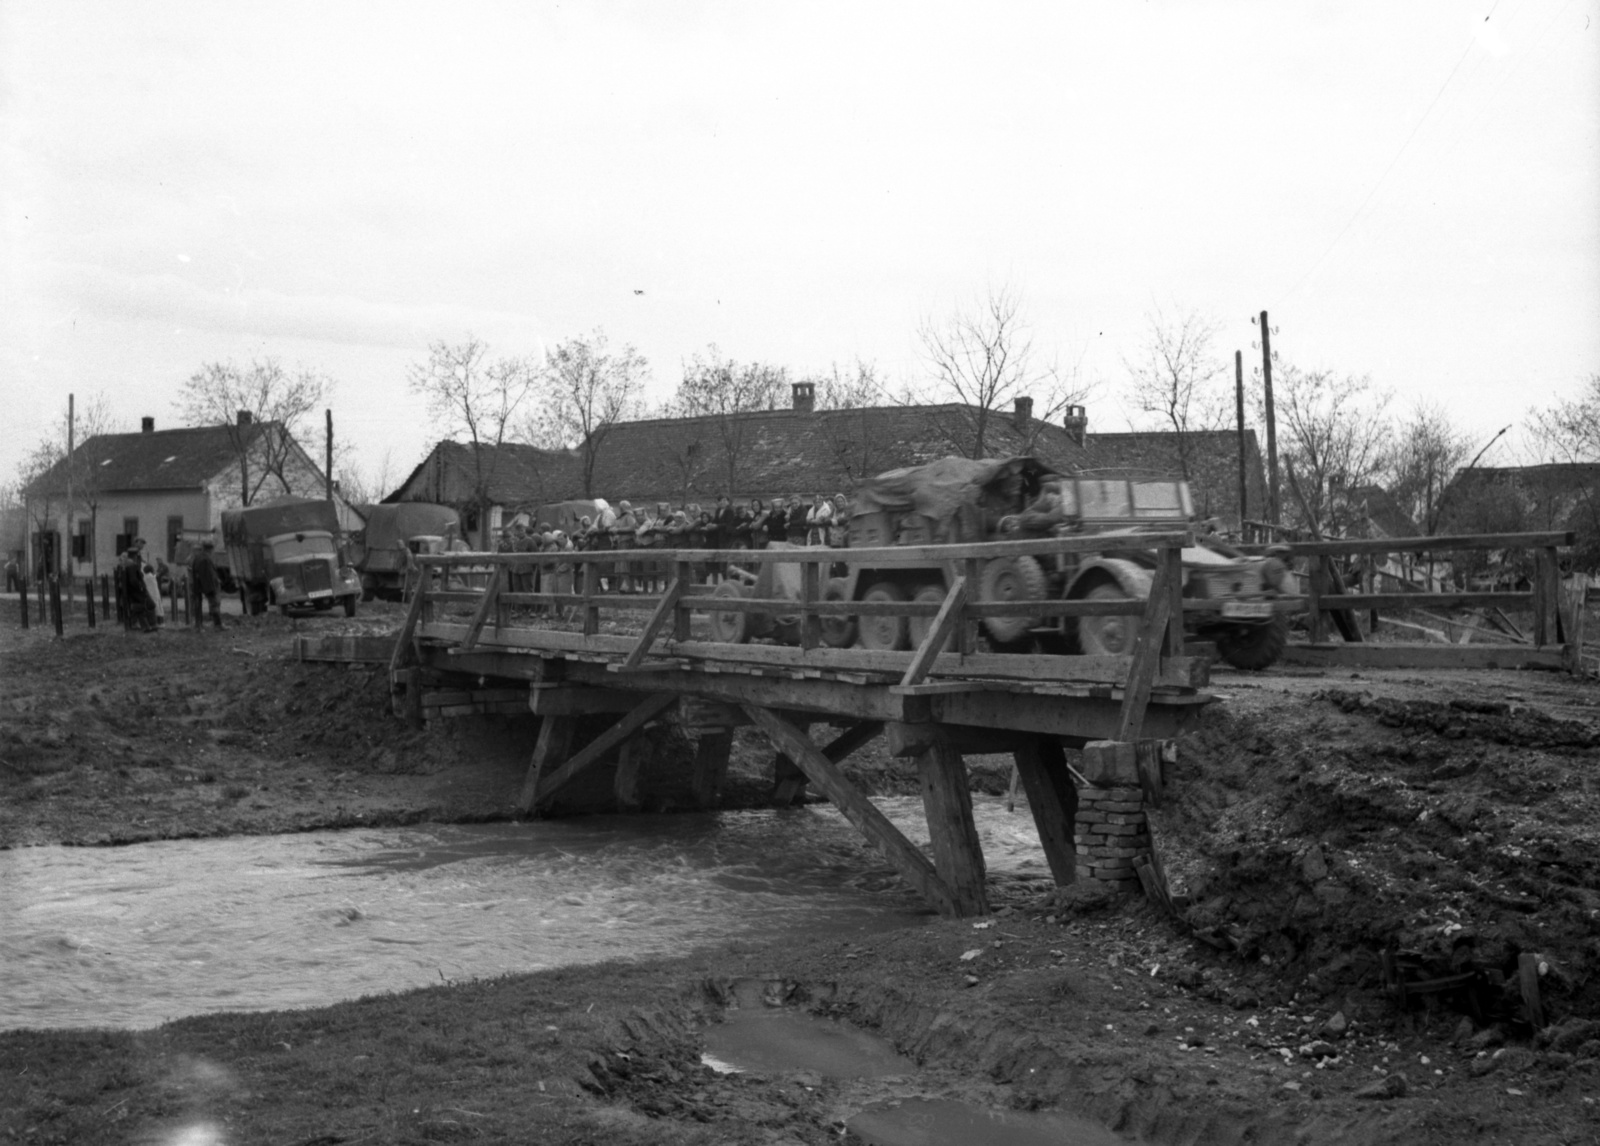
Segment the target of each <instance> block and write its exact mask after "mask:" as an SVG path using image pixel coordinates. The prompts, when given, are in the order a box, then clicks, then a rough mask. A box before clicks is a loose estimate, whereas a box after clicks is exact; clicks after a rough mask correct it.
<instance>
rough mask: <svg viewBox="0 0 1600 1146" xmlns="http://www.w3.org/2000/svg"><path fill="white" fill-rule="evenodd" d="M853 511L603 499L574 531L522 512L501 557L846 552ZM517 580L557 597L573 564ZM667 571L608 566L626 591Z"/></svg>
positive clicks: (718, 567) (724, 500)
mask: <svg viewBox="0 0 1600 1146" xmlns="http://www.w3.org/2000/svg"><path fill="white" fill-rule="evenodd" d="M848 519H849V511H848V503H847V501H846V498H845V495H844V494H842V493H840V494H835V495H833V496H832V497H828V496H827V495H825V494H820V493H819V494H815V495H813V497H812V498H811V499H810V501H809V502H807V500H806V499H805V498H802V497H775V498H773V499H772V500H771V501H770V502H766V501H763V500H762V499H761V498H751V499H750V500H749V501H748V502H745V503H742V504H735V503H734V501H733V499H732V498H729V497H727V496H722V497H718V498H717V500H716V501H715V503H712V504H710V505H701V504H699V503H696V502H686V503H684V504H682V505H680V506H678V507H677V508H674V507H673V506H672V503H670V502H666V501H659V502H656V503H655V505H653V506H648V505H647V506H640V507H638V508H635V507H634V506H633V504H632V503H631V502H628V501H618V502H617V503H616V505H615V506H613V505H612V504H611V503H610V502H608V501H606V500H604V499H602V498H597V499H595V508H594V512H593V513H592V514H581V515H579V516H578V518H577V520H576V522H575V523H574V525H573V527H572V528H571V529H569V530H564V529H561V528H559V526H558V525H555V524H553V523H551V522H548V521H542V520H538V518H537V516H536V515H535V516H526V515H521V514H519V515H518V516H517V517H516V518H515V519H514V520H513V521H512V523H511V525H510V526H509V527H507V528H505V529H502V530H500V531H499V534H498V536H497V538H496V545H495V548H496V549H497V550H498V551H499V552H501V553H562V552H570V551H573V550H583V551H591V552H593V551H613V550H628V551H632V552H638V551H640V550H649V549H698V550H723V551H727V550H738V549H765V548H766V547H767V546H768V544H769V543H772V542H782V543H785V544H789V545H822V546H832V547H835V548H843V547H844V546H845V545H846V543H847V539H848V531H847V529H846V526H847V524H848ZM728 570H729V564H728V563H726V562H711V563H704V564H697V565H696V566H695V567H694V576H695V579H696V580H706V579H716V578H719V577H721V576H724V575H726V574H727V572H728ZM512 576H513V581H514V583H517V587H518V588H519V589H522V590H523V591H533V584H532V583H533V582H538V583H541V584H542V585H543V586H546V587H549V588H550V589H551V590H552V591H555V592H568V591H570V588H569V587H568V586H567V585H565V584H563V582H565V581H569V580H571V578H572V576H573V573H572V569H571V567H570V566H554V565H552V566H551V567H549V568H548V569H535V570H523V571H520V572H515V573H513V575H512ZM666 576H667V570H666V569H665V567H664V565H662V563H659V562H651V561H649V560H633V561H629V562H627V563H626V564H621V563H619V564H618V565H617V566H616V567H615V568H613V567H611V566H609V565H608V566H606V567H605V569H604V570H603V571H602V581H603V584H604V585H605V587H606V588H607V589H611V588H613V587H615V588H617V589H620V590H621V591H622V592H651V591H654V590H656V589H658V588H660V586H661V585H662V584H664V583H665V580H666Z"/></svg>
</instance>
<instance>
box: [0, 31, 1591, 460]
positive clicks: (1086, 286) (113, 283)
mask: <svg viewBox="0 0 1600 1146" xmlns="http://www.w3.org/2000/svg"><path fill="white" fill-rule="evenodd" d="M1597 45H1600V0H1498V2H1495V0H1475V2H1461V0H1445V2H1439V3H1427V2H1412V0H1405V2H1396V0H1381V2H1376V3H1359V2H1350V0H1341V2H1337V3H1324V4H1310V3H1294V4H1283V3H1265V2H1262V3H1254V2H1242V0H1238V2H1236V0H1216V2H1210V3H1205V2H1196V3H1185V4H1166V3H1144V4H1134V3H1127V2H1118V3H1099V4H1097V3H1074V4H1060V3H1039V4H1010V5H1007V4H996V3H984V4H953V5H944V6H936V5H933V4H928V3H916V4H894V5H891V4H871V3H847V4H840V5H827V4H819V3H803V4H800V3H788V4H776V3H773V4H757V3H742V4H715V3H683V4H669V3H639V4H599V3H596V4H583V3H578V4H563V5H549V4H531V3H510V2H508V3H478V4H464V3H453V4H416V3H409V4H408V3H397V2H392V0H391V2H387V3H382V4H376V3H374V4H355V3H337V2H329V0H319V2H317V3H312V4H304V5H299V4H288V3H270V4H256V5H239V4H216V3H211V2H207V3H178V2H162V0H156V2H153V3H147V4H137V5H135V4H126V3H75V2H71V0H48V2H38V3H31V2H19V0H0V52H3V55H0V101H3V102H0V115H3V135H0V142H3V152H0V156H3V158H0V163H3V169H0V199H3V203H4V228H3V232H0V234H3V242H4V247H3V250H0V480H8V479H9V478H10V476H11V475H12V474H13V473H14V471H15V467H16V464H17V462H18V461H19V459H20V458H21V456H22V454H23V453H24V452H25V451H26V450H27V449H28V448H29V447H30V446H31V445H32V444H33V443H34V442H36V441H37V440H38V439H39V437H40V436H41V435H42V434H43V433H45V432H46V431H47V430H48V428H49V426H50V425H51V424H52V423H53V422H54V420H55V419H57V418H58V417H59V416H60V414H61V412H62V411H64V409H65V406H66V401H67V394H68V392H71V391H75V392H76V393H77V394H78V395H79V398H80V401H81V400H83V399H84V398H85V397H86V396H88V395H90V394H92V393H94V392H96V391H102V390H103V391H105V392H107V393H108V394H109V396H110V398H111V402H112V405H113V408H114V410H115V411H116V413H117V414H118V415H119V416H121V417H122V418H123V419H124V420H125V421H126V423H127V428H129V429H133V428H137V423H138V418H139V417H140V416H141V415H145V414H150V415H154V416H155V418H156V420H157V424H158V426H160V427H169V426H173V425H176V424H177V418H176V414H175V411H174V409H173V401H174V399H175V397H176V394H177V392H178V389H179V387H180V385H181V383H182V381H183V379H184V378H186V377H187V376H188V375H189V374H190V373H192V372H193V371H194V370H195V369H196V368H197V367H198V366H199V365H200V364H201V363H203V362H208V361H214V360H226V359H233V360H236V361H239V362H241V363H243V362H246V361H248V360H249V359H251V358H252V357H256V356H263V355H272V356H276V357H278V358H279V359H281V360H282V361H283V362H284V363H285V364H287V365H290V366H295V365H305V366H310V367H313V368H316V369H318V370H321V371H324V372H326V373H327V374H329V375H330V376H332V377H333V378H335V379H336V380H337V390H336V392H335V395H334V401H333V408H334V415H335V419H336V422H337V424H338V428H339V431H340V433H341V435H343V436H347V437H349V438H351V439H352V440H353V441H354V442H355V443H356V445H357V448H358V450H359V454H360V458H361V460H362V461H363V462H364V463H365V465H366V466H367V467H368V468H369V469H372V470H375V469H376V468H377V467H378V466H379V465H380V464H381V461H382V459H383V456H384V454H385V453H386V452H387V453H389V455H390V462H391V466H392V470H393V472H394V473H395V474H396V476H399V475H403V473H404V472H405V471H406V470H408V469H409V468H410V466H411V465H413V464H414V463H415V462H416V461H418V460H419V459H420V458H421V456H422V455H423V453H424V452H425V451H426V449H427V448H428V446H429V445H430V444H431V443H432V441H434V440H436V439H437V438H438V437H439V436H440V435H439V432H438V430H437V429H436V428H435V427H433V426H430V425H429V423H428V420H427V418H426V417H425V414H424V412H423V410H422V407H421V404H420V402H419V401H417V400H416V399H414V398H413V397H412V396H410V395H409V394H408V392H407V389H406V384H405V375H406V369H407V367H408V365H409V364H411V363H413V362H416V361H418V360H419V359H420V358H422V357H423V355H424V354H425V352H426V347H427V344H428V343H429V342H430V341H431V340H434V339H440V338H443V339H451V340H454V339H459V338H461V337H462V336H463V335H464V334H465V333H466V332H468V331H473V332H476V333H477V334H478V335H480V336H481V337H483V338H484V339H486V340H487V341H488V342H489V343H490V344H491V347H492V349H493V350H494V351H496V352H500V353H507V354H512V353H516V354H522V353H532V352H538V351H540V350H541V349H542V348H543V347H544V346H545V345H546V344H549V343H553V342H554V341H557V340H559V339H561V338H564V337H567V336H570V335H574V334H579V333H583V332H585V331H588V330H590V329H592V328H594V327H597V326H598V327H603V328H604V329H605V330H606V332H607V333H608V334H609V335H610V337H611V339H612V340H613V342H631V343H633V344H635V345H636V346H637V347H638V348H639V349H640V351H642V352H643V353H644V355H645V356H646V357H647V358H648V359H649V361H650V363H651V365H652V368H653V373H654V380H653V383H652V387H651V397H652V398H656V399H660V398H664V397H666V395H667V394H668V393H669V392H670V390H671V388H672V385H673V383H674V381H675V379H676V377H677V376H678V374H679V373H680V371H681V366H682V363H683V361H684V360H685V359H686V358H688V357H689V356H690V355H692V354H694V353H696V352H697V351H700V350H702V349H703V348H704V347H705V346H706V345H707V344H708V343H712V342H715V343H717V344H718V345H719V346H720V347H721V348H722V350H723V351H725V352H726V353H728V354H731V355H733V356H735V357H738V358H741V359H748V358H758V359H762V360H766V361H770V362H773V363H777V364H781V365H786V366H788V367H789V368H790V369H791V370H794V371H798V372H803V371H808V370H817V369H824V368H826V367H827V366H828V365H829V364H830V363H831V362H834V361H838V362H841V363H846V362H849V361H850V360H852V359H854V358H856V357H860V358H863V359H866V360H869V361H875V362H876V363H877V364H878V366H879V367H880V369H881V370H882V371H884V372H885V373H887V374H888V375H889V376H890V378H891V379H892V380H893V381H895V382H901V381H907V380H917V379H919V378H921V377H922V376H923V375H924V373H925V368H924V365H923V363H922V362H921V361H920V359H919V357H918V349H917V342H916V337H915V331H916V327H917V324H918V322H919V320H920V319H922V318H923V317H924V316H928V315H934V316H938V315H942V314H946V313H948V312H950V311H951V310H952V309H953V308H954V307H956V306H957V305H959V304H960V303H962V302H963V301H966V300H970V299H971V298H972V297H973V296H974V295H975V294H977V293H981V292H982V291H983V290H984V289H985V288H986V287H987V286H989V285H991V284H1001V283H1003V284H1009V285H1010V286H1011V287H1012V288H1014V289H1015V290H1016V291H1017V292H1018V294H1019V295H1020V296H1021V297H1022V299H1023V301H1024V303H1025V306H1026V309H1027V310H1028V312H1029V313H1030V315H1031V317H1032V321H1033V328H1034V335H1035V340H1036V343H1037V344H1038V346H1039V347H1040V348H1041V349H1042V350H1044V351H1045V352H1047V353H1053V354H1056V355H1058V356H1059V357H1060V359H1061V361H1062V362H1063V364H1064V365H1067V366H1077V367H1078V368H1079V369H1080V370H1081V371H1082V373H1083V375H1084V376H1085V377H1086V378H1088V379H1091V380H1098V381H1099V382H1100V383H1101V387H1100V390H1099V392H1098V393H1097V395H1096V397H1095V399H1094V400H1093V402H1092V403H1091V406H1090V421H1091V429H1102V430H1122V429H1127V428H1128V423H1129V419H1130V418H1132V417H1136V416H1137V415H1135V414H1134V413H1133V412H1132V411H1131V410H1129V409H1127V408H1126V403H1125V402H1124V401H1120V400H1119V399H1120V398H1122V396H1123V395H1122V391H1123V390H1124V384H1125V379H1126V370H1125V368H1124V366H1123V362H1124V359H1126V358H1132V357H1134V356H1136V355H1137V353H1138V351H1139V348H1140V346H1141V344H1142V343H1144V342H1145V341H1146V340H1147V327H1146V315H1147V314H1148V313H1149V312H1150V311H1151V310H1152V309H1153V308H1155V307H1158V306H1159V307H1163V308H1166V309H1167V310H1169V311H1181V310H1195V311H1198V312H1200V313H1202V314H1204V315H1207V316H1210V317H1212V318H1213V319H1215V320H1216V321H1217V322H1218V323H1219V324H1220V325H1221V333H1220V335H1219V340H1218V345H1217V349H1218V350H1219V351H1221V352H1222V353H1224V354H1225V355H1226V356H1227V357H1228V358H1230V359H1231V353H1232V351H1233V350H1234V349H1242V350H1244V352H1245V354H1246V360H1247V361H1251V360H1252V359H1253V358H1255V357H1258V352H1257V351H1254V350H1253V349H1252V343H1253V341H1254V340H1255V338H1256V331H1255V328H1254V327H1253V326H1252V325H1251V323H1250V316H1251V315H1252V314H1254V313H1256V312H1258V311H1260V310H1262V309H1264V308H1265V309H1268V310H1270V311H1271V315H1272V322H1273V325H1274V326H1275V327H1276V333H1275V335H1274V341H1273V345H1274V348H1275V349H1277V350H1278V351H1279V352H1280V353H1281V354H1282V355H1283V356H1284V357H1285V358H1287V359H1289V360H1290V361H1293V362H1295V363H1297V364H1299V365H1303V366H1306V367H1311V368H1330V369H1333V370H1336V371H1338V372H1340V373H1351V374H1370V375H1371V377H1372V379H1373V381H1374V382H1375V383H1377V384H1378V385H1379V386H1384V387H1389V388H1392V389H1393V390H1394V391H1395V392H1396V394H1397V396H1398V398H1399V399H1400V403H1401V405H1402V406H1406V405H1409V404H1410V403H1411V402H1413V401H1414V400H1417V399H1433V400H1437V401H1439V402H1441V403H1445V404H1447V406H1448V408H1449V409H1450V411H1451V412H1452V413H1453V414H1455V416H1456V417H1457V418H1458V419H1459V420H1461V421H1462V422H1463V423H1465V424H1466V425H1467V426H1469V427H1470V428H1471V429H1472V430H1473V432H1474V434H1475V435H1477V436H1478V437H1479V438H1480V439H1481V440H1486V439H1487V438H1488V436H1489V435H1490V434H1492V433H1493V431H1494V430H1496V429H1498V428H1499V427H1500V426H1501V425H1504V424H1506V423H1507V422H1512V421H1515V420H1517V419H1519V418H1520V417H1521V416H1522V415H1523V414H1524V413H1525V411H1526V410H1527V409H1528V407H1529V406H1531V405H1537V404H1542V403H1546V402H1548V401H1550V400H1551V399H1552V398H1553V397H1556V396H1558V395H1563V394H1572V393H1575V392H1576V389H1577V387H1578V385H1579V384H1580V382H1581V381H1582V380H1583V379H1584V378H1586V377H1587V376H1588V375H1589V374H1591V373H1594V372H1596V371H1600V47H1597ZM640 292H643V293H640ZM1496 448H1497V450H1498V449H1501V448H1502V447H1496ZM1485 460H1486V462H1492V461H1494V460H1496V458H1495V457H1494V456H1493V455H1490V456H1489V457H1487V458H1486V459H1485ZM1504 460H1506V461H1509V460H1511V459H1510V458H1506V459H1504Z"/></svg>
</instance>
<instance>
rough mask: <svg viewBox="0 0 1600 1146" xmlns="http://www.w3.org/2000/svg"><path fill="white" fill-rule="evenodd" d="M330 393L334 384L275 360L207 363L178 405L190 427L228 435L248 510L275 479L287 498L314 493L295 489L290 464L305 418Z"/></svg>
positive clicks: (191, 379) (242, 501)
mask: <svg viewBox="0 0 1600 1146" xmlns="http://www.w3.org/2000/svg"><path fill="white" fill-rule="evenodd" d="M332 391H333V382H332V381H331V380H330V379H328V378H326V377H324V376H323V375H320V374H318V373H316V372H315V371H313V370H309V369H306V368H304V367H302V368H300V369H299V370H297V371H295V372H294V373H290V372H288V371H286V370H285V369H284V368H283V366H282V365H281V364H280V363H279V362H278V360H277V359H275V358H264V359H260V360H258V361H254V362H252V363H251V364H250V365H249V366H248V367H242V368H241V367H239V366H235V365H234V364H233V363H232V362H208V363H206V364H205V365H203V366H201V367H200V369H199V370H197V371H195V372H194V373H193V374H192V375H190V376H189V379H188V381H187V382H185V383H184V385H183V390H182V393H181V394H180V396H179V398H178V401H177V402H176V403H175V405H176V407H177V410H178V413H179V414H180V416H182V418H183V419H184V420H185V421H186V422H188V423H189V424H190V425H193V426H223V427H225V428H226V429H227V432H228V443H229V445H230V446H231V447H232V449H233V453H234V456H235V457H236V458H237V459H238V462H239V503H240V504H241V505H250V504H251V503H252V502H253V501H255V499H256V495H257V494H258V493H260V491H261V488H262V486H263V485H264V484H265V482H266V480H267V479H268V478H274V477H275V478H277V479H278V484H279V485H280V486H281V487H282V490H283V492H284V493H286V494H293V493H296V492H310V491H297V490H296V489H295V488H294V483H293V481H292V480H291V479H290V476H289V463H290V462H291V461H293V460H294V457H295V438H296V437H297V436H299V435H301V434H302V433H303V432H304V429H305V420H306V418H307V416H308V415H310V414H311V412H312V411H313V410H316V409H317V408H318V407H319V406H322V405H323V404H324V402H326V400H327V398H328V396H329V395H330V394H331V393H332ZM241 413H248V414H249V421H248V422H243V421H241V419H240V417H239V415H240V414H241Z"/></svg>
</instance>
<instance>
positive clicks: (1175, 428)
mask: <svg viewBox="0 0 1600 1146" xmlns="http://www.w3.org/2000/svg"><path fill="white" fill-rule="evenodd" d="M1146 321H1147V322H1148V323H1149V325H1150V341H1149V343H1148V344H1147V345H1146V346H1145V348H1144V350H1143V351H1142V353H1141V355H1140V357H1139V358H1138V359H1136V360H1134V361H1131V362H1130V361H1128V360H1127V359H1124V360H1123V365H1124V366H1126V367H1127V370H1128V374H1129V375H1130V377H1131V378H1132V382H1133V392H1132V397H1133V403H1134V407H1135V408H1136V409H1138V410H1140V411H1142V412H1143V413H1145V414H1149V415H1151V416H1152V417H1153V418H1154V419H1156V420H1157V421H1158V422H1159V423H1160V425H1161V426H1162V428H1163V429H1170V430H1171V431H1172V432H1173V433H1174V434H1175V435H1177V442H1178V464H1179V465H1180V466H1181V467H1182V469H1183V477H1184V480H1185V481H1187V480H1189V478H1190V477H1191V476H1192V475H1191V474H1190V472H1189V453H1190V442H1189V435H1190V434H1191V433H1193V432H1195V431H1199V430H1215V429H1218V428H1220V427H1222V426H1223V425H1225V424H1226V417H1227V413H1226V409H1225V405H1224V402H1223V400H1222V397H1221V396H1220V395H1218V394H1217V393H1216V389H1215V387H1216V380H1217V379H1218V378H1219V377H1221V376H1223V374H1224V373H1225V368H1224V365H1223V363H1222V362H1220V361H1219V360H1217V359H1216V358H1215V357H1214V356H1213V353H1212V349H1211V342H1212V340H1213V339H1214V338H1215V337H1216V334H1217V325H1216V323H1215V322H1212V321H1210V320H1208V319H1205V318H1202V317H1201V316H1200V315H1199V314H1197V313H1196V312H1194V311H1192V310H1191V311H1185V312H1184V313H1183V314H1181V315H1179V316H1178V317H1176V318H1169V317H1168V316H1167V315H1165V314H1163V313H1162V312H1161V310H1160V309H1159V308H1157V309H1156V310H1154V311H1153V312H1152V313H1150V314H1149V315H1147V316H1146Z"/></svg>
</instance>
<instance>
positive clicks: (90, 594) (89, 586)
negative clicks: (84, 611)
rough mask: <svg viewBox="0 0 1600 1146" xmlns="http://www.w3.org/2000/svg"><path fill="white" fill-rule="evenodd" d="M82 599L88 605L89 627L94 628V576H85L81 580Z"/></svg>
mask: <svg viewBox="0 0 1600 1146" xmlns="http://www.w3.org/2000/svg"><path fill="white" fill-rule="evenodd" d="M83 599H84V602H85V603H86V604H87V605H88V606H89V627H90V628H91V629H92V628H94V619H95V618H94V578H93V577H86V578H84V581H83Z"/></svg>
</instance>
